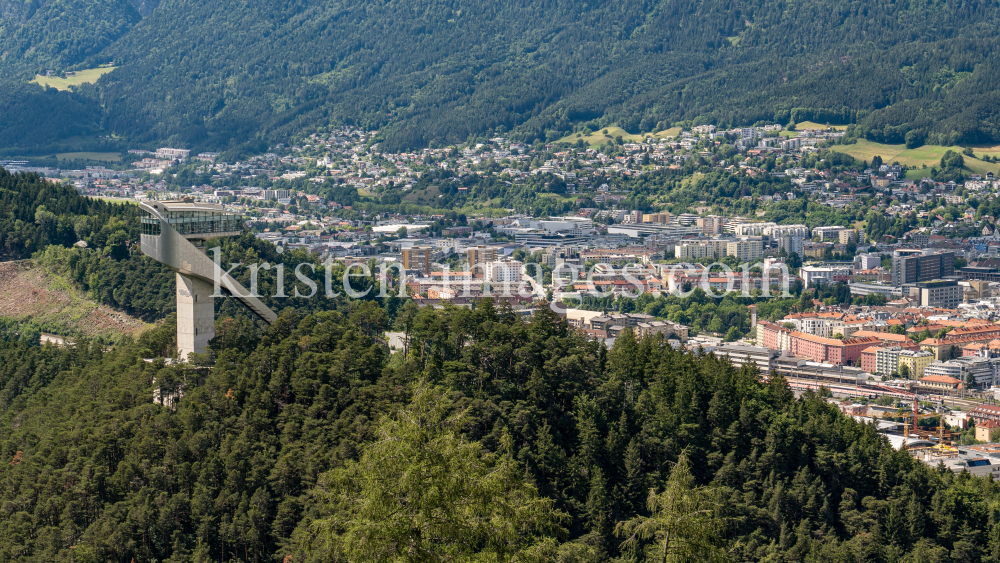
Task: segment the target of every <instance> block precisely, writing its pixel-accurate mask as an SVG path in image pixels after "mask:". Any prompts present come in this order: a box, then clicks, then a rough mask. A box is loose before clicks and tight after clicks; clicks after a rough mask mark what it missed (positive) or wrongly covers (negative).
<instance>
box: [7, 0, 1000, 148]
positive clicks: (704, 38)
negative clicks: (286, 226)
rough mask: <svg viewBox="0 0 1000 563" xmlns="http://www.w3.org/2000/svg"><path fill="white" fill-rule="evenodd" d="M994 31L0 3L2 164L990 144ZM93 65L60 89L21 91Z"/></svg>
mask: <svg viewBox="0 0 1000 563" xmlns="http://www.w3.org/2000/svg"><path fill="white" fill-rule="evenodd" d="M998 22H1000V7H998V6H997V5H996V4H995V3H973V2H961V1H957V0H933V1H931V2H923V3H920V2H896V1H893V0H878V1H876V2H868V3H864V4H862V3H856V2H855V3H836V2H829V1H820V0H807V1H805V2H799V3H796V4H794V5H790V4H787V3H785V2H780V1H777V0H755V1H752V2H742V3H732V2H727V1H723V0H710V1H707V2H690V1H686V0H650V1H645V2H638V3H636V2H632V3H628V2H620V1H614V0H602V1H600V2H591V3H572V2H543V1H537V0H521V1H518V2H514V3H504V4H497V3H490V2H479V1H475V0H467V1H463V2H455V1H451V0H447V1H446V0H432V1H429V2H422V3H421V2H413V1H412V0H395V1H391V2H377V3H374V4H372V3H371V2H356V1H352V2H340V3H323V2H318V1H316V0H290V1H286V2H272V3H246V2H235V1H232V0H224V1H221V2H210V3H204V2H192V1H190V0H174V1H170V2H163V3H162V4H159V3H158V2H152V1H150V2H145V1H139V0H134V1H133V2H127V1H126V0H115V1H113V2H96V1H95V0H53V1H50V2H42V3H39V2H35V1H31V2H27V3H25V2H21V1H20V0H0V30H2V33H0V71H2V74H3V76H2V77H0V81H2V83H3V84H4V87H3V88H0V109H3V108H9V109H11V110H17V111H0V147H3V148H6V149H8V150H14V149H18V150H23V151H27V152H32V151H36V152H37V151H43V150H45V147H47V146H53V145H56V146H59V144H60V143H77V144H85V143H97V142H98V141H97V139H96V137H94V136H95V135H97V134H104V135H110V134H114V135H121V136H124V137H125V138H126V139H127V140H128V141H129V142H131V143H149V144H151V145H152V144H154V143H165V142H170V143H176V144H181V145H187V146H192V147H196V148H197V147H200V148H214V149H225V148H228V147H259V146H261V143H263V146H264V147H266V146H267V143H268V142H274V141H276V140H286V139H287V138H288V137H289V136H291V135H293V134H295V133H299V132H301V131H302V130H309V129H312V128H315V127H318V126H322V125H326V124H331V123H332V124H343V123H353V124H358V125H363V126H365V127H369V128H378V127H384V128H386V133H385V138H384V143H385V145H384V146H385V147H386V148H389V149H398V148H402V147H420V146H426V145H427V144H430V143H442V142H450V141H456V140H457V141H464V140H465V139H466V138H467V137H468V136H469V135H470V134H483V133H490V132H500V131H513V132H514V133H515V134H516V135H517V136H518V137H520V138H523V139H524V140H526V141H529V142H531V141H533V140H535V139H540V140H543V141H544V140H552V139H554V138H559V137H561V136H562V135H563V134H564V133H566V132H567V131H570V130H572V129H573V128H574V127H580V126H582V125H584V124H591V125H594V126H596V127H604V126H607V125H609V124H612V123H617V124H619V125H621V126H622V127H623V128H625V129H626V130H628V131H630V132H639V131H651V130H658V129H664V128H667V127H669V126H670V125H672V124H674V123H679V122H695V121H697V122H712V123H716V124H719V125H723V126H739V125H752V124H754V123H755V122H758V121H768V122H771V121H776V122H779V123H782V124H786V123H788V122H795V121H802V120H812V121H818V122H820V123H827V122H829V123H840V124H847V123H853V124H856V125H857V133H858V134H859V135H861V136H864V137H867V138H869V139H872V140H876V141H881V142H890V143H902V142H904V141H905V142H907V143H908V144H910V145H913V146H917V145H920V144H922V143H937V144H952V143H957V142H961V143H986V142H1000V129H998V128H997V125H996V124H997V114H996V111H997V110H996V107H997V106H998V104H997V100H998V96H1000V90H998V89H997V86H996V81H995V80H994V78H993V77H994V76H995V75H996V73H997V68H998V59H997V57H998V55H997V52H998V50H997V44H996V42H997V39H996V36H995V33H994V31H993V30H994V29H995V28H996V26H997V23H998ZM107 63H114V64H115V65H117V66H118V67H119V68H118V69H117V70H115V71H114V72H112V73H110V74H108V75H106V76H104V77H103V78H101V79H100V80H99V81H98V82H97V83H96V84H94V85H82V86H78V87H75V88H74V91H73V92H58V93H56V92H54V91H53V92H49V93H46V92H43V91H42V88H41V87H39V86H36V85H28V84H27V81H29V80H30V79H31V78H32V77H33V76H34V75H35V73H38V72H44V70H54V71H56V72H57V73H60V72H62V71H65V70H79V69H84V68H94V67H96V66H97V65H99V64H107ZM44 108H49V109H50V110H51V111H49V110H45V109H44ZM591 128H592V129H593V127H591Z"/></svg>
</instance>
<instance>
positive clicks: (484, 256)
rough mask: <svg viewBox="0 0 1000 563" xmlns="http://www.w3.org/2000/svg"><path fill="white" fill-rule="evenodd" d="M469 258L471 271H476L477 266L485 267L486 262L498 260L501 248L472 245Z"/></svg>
mask: <svg viewBox="0 0 1000 563" xmlns="http://www.w3.org/2000/svg"><path fill="white" fill-rule="evenodd" d="M468 258H469V271H470V272H476V271H477V270H476V268H479V269H484V268H485V267H486V264H489V263H491V262H496V261H497V259H498V258H499V249H498V248H496V247H494V246H471V247H469V250H468Z"/></svg>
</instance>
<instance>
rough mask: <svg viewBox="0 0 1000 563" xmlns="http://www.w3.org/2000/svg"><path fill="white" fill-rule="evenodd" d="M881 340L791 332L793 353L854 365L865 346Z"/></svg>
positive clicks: (821, 360)
mask: <svg viewBox="0 0 1000 563" xmlns="http://www.w3.org/2000/svg"><path fill="white" fill-rule="evenodd" d="M879 343H880V341H879V340H878V339H877V338H870V337H869V338H851V339H848V340H838V339H836V338H825V337H822V336H816V335H813V334H806V333H804V332H793V333H792V334H791V350H790V352H791V354H792V355H793V356H799V357H801V358H808V359H810V360H813V361H816V362H824V363H829V364H834V365H854V364H855V363H856V362H857V361H858V359H860V357H861V352H862V351H863V350H864V349H865V348H870V347H871V346H874V345H876V344H879Z"/></svg>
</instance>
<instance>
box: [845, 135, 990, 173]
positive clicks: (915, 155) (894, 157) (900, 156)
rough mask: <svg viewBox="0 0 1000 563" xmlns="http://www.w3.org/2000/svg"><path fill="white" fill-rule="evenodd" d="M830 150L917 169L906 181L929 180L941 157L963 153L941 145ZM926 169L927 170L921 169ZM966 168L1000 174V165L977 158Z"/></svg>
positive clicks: (981, 150) (979, 150)
mask: <svg viewBox="0 0 1000 563" xmlns="http://www.w3.org/2000/svg"><path fill="white" fill-rule="evenodd" d="M830 150H834V151H837V152H842V153H846V154H849V155H851V156H853V157H854V158H856V159H858V160H864V161H866V162H871V160H872V158H874V157H875V156H881V157H882V161H883V162H886V163H892V162H898V163H900V164H903V165H906V166H915V167H917V168H918V169H917V170H910V171H908V172H907V175H906V176H907V178H911V179H919V178H923V177H926V176H930V168H931V167H934V166H939V165H940V164H941V157H942V156H944V153H946V152H948V151H950V150H951V151H961V150H962V147H942V146H939V145H924V146H922V147H917V148H915V149H908V148H906V145H884V144H882V143H873V142H872V141H866V140H858V142H857V143H855V144H853V145H834V146H833V147H830ZM973 150H974V151H975V153H976V154H981V155H986V154H989V155H996V154H1000V147H973ZM924 165H926V166H927V170H924V169H923V168H922V167H923V166H924ZM965 167H966V168H967V169H968V170H969V171H971V172H975V173H977V174H985V173H987V172H993V173H994V174H997V173H998V171H1000V165H998V164H994V163H991V162H983V161H981V160H979V159H976V158H970V157H968V156H966V157H965Z"/></svg>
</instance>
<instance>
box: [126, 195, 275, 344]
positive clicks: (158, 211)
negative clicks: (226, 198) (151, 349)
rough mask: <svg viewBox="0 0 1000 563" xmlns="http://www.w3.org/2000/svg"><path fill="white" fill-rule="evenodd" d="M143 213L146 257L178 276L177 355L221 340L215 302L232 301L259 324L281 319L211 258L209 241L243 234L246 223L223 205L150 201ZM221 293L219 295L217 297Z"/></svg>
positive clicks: (143, 241) (143, 240) (180, 201)
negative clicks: (217, 336)
mask: <svg viewBox="0 0 1000 563" xmlns="http://www.w3.org/2000/svg"><path fill="white" fill-rule="evenodd" d="M140 207H141V208H142V218H141V221H142V234H141V242H142V252H143V254H145V255H147V256H149V257H150V258H152V259H154V260H156V261H158V262H160V263H162V264H164V265H165V266H166V267H168V268H170V269H171V270H173V271H174V272H176V275H177V355H178V357H179V358H180V359H181V360H186V359H188V357H189V355H190V354H201V353H204V352H205V350H206V348H207V346H208V341H209V340H211V339H212V338H213V337H215V297H216V296H221V295H229V296H232V297H234V298H235V299H236V300H237V301H238V302H239V303H241V304H242V305H244V306H245V307H246V308H247V309H248V310H249V311H250V313H251V314H253V315H254V317H256V319H257V320H258V321H261V322H264V323H267V324H270V323H273V322H274V321H276V320H277V319H278V316H277V314H275V313H274V311H272V310H271V309H269V308H268V307H267V306H266V305H264V303H262V302H261V301H260V300H259V299H257V297H256V296H254V295H251V293H250V292H249V291H247V290H246V289H245V288H244V287H243V286H242V285H240V283H239V282H237V281H236V280H235V279H233V278H232V276H230V275H229V274H227V273H226V272H225V270H223V269H222V268H220V267H219V266H218V265H216V263H215V261H214V260H212V259H211V258H209V256H208V255H206V254H205V248H206V246H205V241H207V240H210V239H217V238H222V237H228V236H235V235H238V234H240V233H241V232H242V231H243V226H242V224H241V217H240V215H237V214H235V213H231V212H228V211H226V209H225V208H224V207H223V206H221V205H214V204H206V203H195V202H193V201H189V200H178V201H150V202H143V203H140ZM217 290H218V291H219V293H216V291H217Z"/></svg>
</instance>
